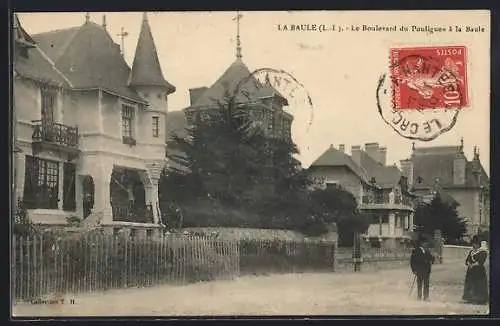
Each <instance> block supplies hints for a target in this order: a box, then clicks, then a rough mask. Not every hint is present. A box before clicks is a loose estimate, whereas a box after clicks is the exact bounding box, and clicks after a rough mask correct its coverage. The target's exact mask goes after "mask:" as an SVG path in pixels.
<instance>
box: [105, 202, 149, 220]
mask: <svg viewBox="0 0 500 326" xmlns="http://www.w3.org/2000/svg"><path fill="white" fill-rule="evenodd" d="M111 208H112V211H113V220H115V221H120V222H135V223H153V222H154V218H153V206H152V205H145V206H137V205H125V204H120V205H119V204H111Z"/></svg>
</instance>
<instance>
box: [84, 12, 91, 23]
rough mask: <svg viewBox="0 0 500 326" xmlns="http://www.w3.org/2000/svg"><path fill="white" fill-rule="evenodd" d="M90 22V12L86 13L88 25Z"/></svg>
mask: <svg viewBox="0 0 500 326" xmlns="http://www.w3.org/2000/svg"><path fill="white" fill-rule="evenodd" d="M89 21H90V12H88V11H87V12H86V13H85V22H86V23H88V22H89Z"/></svg>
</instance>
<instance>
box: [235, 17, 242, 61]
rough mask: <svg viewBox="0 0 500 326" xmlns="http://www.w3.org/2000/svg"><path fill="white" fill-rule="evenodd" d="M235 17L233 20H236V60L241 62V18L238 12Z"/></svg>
mask: <svg viewBox="0 0 500 326" xmlns="http://www.w3.org/2000/svg"><path fill="white" fill-rule="evenodd" d="M236 13H237V14H236V17H235V18H233V20H236V59H238V60H241V57H242V55H241V41H240V19H241V17H243V15H242V14H240V12H239V11H236Z"/></svg>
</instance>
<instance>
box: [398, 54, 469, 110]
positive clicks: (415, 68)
mask: <svg viewBox="0 0 500 326" xmlns="http://www.w3.org/2000/svg"><path fill="white" fill-rule="evenodd" d="M390 60H391V65H390V68H391V80H392V105H393V109H395V110H409V109H418V110H425V109H449V108H464V107H467V106H468V105H469V98H468V92H467V89H468V87H467V48H466V47H465V46H436V47H415V48H392V49H391V51H390Z"/></svg>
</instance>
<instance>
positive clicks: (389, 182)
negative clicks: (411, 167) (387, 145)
mask: <svg viewBox="0 0 500 326" xmlns="http://www.w3.org/2000/svg"><path fill="white" fill-rule="evenodd" d="M361 167H362V168H363V169H364V170H365V171H366V174H367V175H368V177H369V178H370V179H371V178H372V177H373V178H375V181H376V184H377V185H379V186H381V187H383V188H392V187H394V186H395V185H397V184H398V182H399V180H400V179H401V176H402V173H401V170H399V168H398V167H397V166H394V165H393V166H387V165H382V164H380V163H378V162H377V161H375V160H374V159H373V158H371V157H370V156H369V155H368V154H367V153H366V152H364V151H361Z"/></svg>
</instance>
